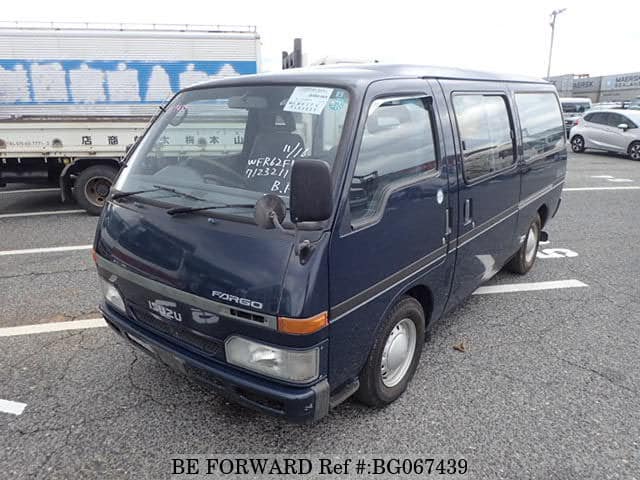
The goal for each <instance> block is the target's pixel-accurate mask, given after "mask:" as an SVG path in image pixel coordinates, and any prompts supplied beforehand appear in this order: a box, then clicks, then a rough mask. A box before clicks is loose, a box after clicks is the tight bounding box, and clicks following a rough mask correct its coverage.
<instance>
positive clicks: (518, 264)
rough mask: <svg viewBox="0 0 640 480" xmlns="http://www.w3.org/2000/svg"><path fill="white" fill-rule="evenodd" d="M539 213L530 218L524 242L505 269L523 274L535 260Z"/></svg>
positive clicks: (538, 232) (538, 240) (538, 235)
mask: <svg viewBox="0 0 640 480" xmlns="http://www.w3.org/2000/svg"><path fill="white" fill-rule="evenodd" d="M540 224H541V222H540V215H538V214H536V216H535V218H534V219H533V220H532V222H531V224H530V225H529V228H528V230H527V233H526V235H525V238H524V242H522V245H521V246H520V249H519V250H518V252H517V253H516V254H515V255H514V256H513V258H512V259H511V260H509V263H507V269H508V270H510V271H511V272H513V273H519V274H521V275H524V274H525V273H527V272H528V271H529V270H531V267H533V264H534V263H535V261H536V255H537V254H538V244H539V242H540V228H541V226H540Z"/></svg>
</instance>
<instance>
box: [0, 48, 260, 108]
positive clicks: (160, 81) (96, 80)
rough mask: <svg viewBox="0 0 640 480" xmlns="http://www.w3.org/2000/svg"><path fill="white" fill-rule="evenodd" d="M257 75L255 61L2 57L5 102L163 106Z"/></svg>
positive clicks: (0, 91) (0, 83) (0, 90)
mask: <svg viewBox="0 0 640 480" xmlns="http://www.w3.org/2000/svg"><path fill="white" fill-rule="evenodd" d="M256 71H257V64H256V62H255V61H198V60H196V61H129V60H106V61H105V60H95V61H94V60H91V61H85V60H6V59H0V104H22V105H24V104H27V105H28V104H135V103H158V102H162V101H164V100H166V98H167V97H168V96H170V95H172V94H173V93H175V92H177V91H178V90H180V89H181V88H184V87H186V86H188V85H192V84H194V83H199V82H203V81H207V80H212V79H216V78H223V77H229V76H235V75H244V74H250V73H256Z"/></svg>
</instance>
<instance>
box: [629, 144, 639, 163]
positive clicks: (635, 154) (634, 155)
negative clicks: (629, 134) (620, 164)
mask: <svg viewBox="0 0 640 480" xmlns="http://www.w3.org/2000/svg"><path fill="white" fill-rule="evenodd" d="M629 157H631V160H635V161H638V160H640V142H633V143H632V144H631V145H629Z"/></svg>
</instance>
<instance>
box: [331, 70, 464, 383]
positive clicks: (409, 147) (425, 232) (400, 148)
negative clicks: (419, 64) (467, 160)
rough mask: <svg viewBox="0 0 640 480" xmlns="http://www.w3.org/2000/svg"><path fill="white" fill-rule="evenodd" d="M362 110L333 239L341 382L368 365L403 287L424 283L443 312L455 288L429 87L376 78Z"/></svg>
mask: <svg viewBox="0 0 640 480" xmlns="http://www.w3.org/2000/svg"><path fill="white" fill-rule="evenodd" d="M389 92H393V93H389ZM363 111H364V112H367V113H365V114H364V115H363V118H362V119H361V121H360V125H359V127H358V131H357V135H356V138H355V147H354V150H353V153H352V156H351V159H350V164H349V165H350V166H349V169H348V171H347V175H348V177H347V179H346V182H345V183H346V187H345V192H344V194H343V197H342V201H341V205H340V210H339V214H338V219H337V222H338V223H337V225H338V226H337V227H336V228H338V231H337V232H334V234H333V235H332V239H331V253H330V259H329V269H330V272H331V280H330V285H329V296H330V305H331V306H332V307H331V311H330V317H331V324H330V329H331V358H340V359H341V360H340V362H332V364H331V365H330V366H329V367H330V371H331V373H330V378H331V382H332V385H333V384H336V385H339V384H340V382H341V381H343V380H347V378H345V375H347V372H349V370H350V368H352V366H353V365H363V364H364V362H365V360H366V357H367V355H368V352H369V349H370V347H371V345H372V342H373V338H374V337H375V334H376V330H377V326H378V323H379V322H380V320H381V318H382V317H383V316H384V315H385V314H386V312H387V311H388V309H389V308H390V307H391V305H392V303H393V300H394V298H397V295H399V294H400V293H402V292H403V291H404V290H403V289H406V288H408V287H409V286H411V285H416V284H419V285H420V286H419V287H418V289H419V291H420V293H421V294H424V297H423V299H424V300H425V301H427V302H430V303H431V305H432V306H433V307H432V309H433V311H434V313H435V312H437V310H438V309H440V310H441V309H442V308H443V306H444V303H445V302H446V298H447V295H448V292H449V288H450V285H451V275H452V263H453V262H452V261H449V259H450V258H452V255H448V254H447V244H448V241H449V237H450V236H451V237H452V236H453V235H448V229H447V221H446V212H447V209H448V208H449V201H450V200H451V199H450V197H449V195H448V177H447V168H446V167H445V166H444V165H442V163H441V161H440V159H441V158H443V156H442V150H443V146H442V143H441V141H440V139H441V138H442V135H441V131H440V129H439V126H438V125H439V123H438V122H437V121H436V118H438V117H437V115H436V106H435V102H434V99H433V95H432V92H431V89H430V87H429V85H428V83H427V82H426V81H425V80H417V79H412V80H389V81H384V82H376V83H375V84H373V85H372V86H371V87H370V88H369V90H368V92H367V98H366V99H365V110H363ZM426 285H428V288H425V287H426ZM425 313H426V314H427V315H429V313H430V312H428V311H427V312H425Z"/></svg>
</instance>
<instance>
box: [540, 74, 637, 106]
mask: <svg viewBox="0 0 640 480" xmlns="http://www.w3.org/2000/svg"><path fill="white" fill-rule="evenodd" d="M549 80H550V81H551V82H552V83H553V84H554V85H555V86H556V88H557V89H558V93H559V94H560V96H561V97H585V98H590V99H591V101H592V102H621V101H625V100H632V99H633V98H635V97H640V72H635V73H619V74H616V75H606V76H602V77H591V76H589V75H574V74H568V75H559V76H555V77H551V78H550V79H549Z"/></svg>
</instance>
